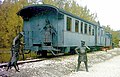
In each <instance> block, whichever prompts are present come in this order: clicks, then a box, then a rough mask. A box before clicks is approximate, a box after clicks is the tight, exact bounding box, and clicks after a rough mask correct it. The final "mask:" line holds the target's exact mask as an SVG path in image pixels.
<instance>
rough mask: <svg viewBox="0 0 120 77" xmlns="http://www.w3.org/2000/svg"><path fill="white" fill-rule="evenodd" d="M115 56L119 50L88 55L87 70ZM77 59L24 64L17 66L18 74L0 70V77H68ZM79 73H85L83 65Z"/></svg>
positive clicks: (72, 57)
mask: <svg viewBox="0 0 120 77" xmlns="http://www.w3.org/2000/svg"><path fill="white" fill-rule="evenodd" d="M117 55H120V49H119V48H115V49H112V50H108V52H105V51H99V52H92V53H88V68H89V69H92V68H93V67H94V65H95V64H97V63H100V62H104V61H105V60H108V59H110V58H112V57H114V56H117ZM77 58H78V55H70V56H62V57H57V58H52V59H49V60H44V61H40V62H32V63H26V64H22V65H19V67H20V72H15V70H14V68H12V69H11V70H9V71H8V72H6V71H5V68H0V75H1V76H5V75H6V76H10V77H67V76H68V77H69V76H71V75H72V74H73V75H74V73H75V71H76V67H77ZM80 71H85V66H84V64H83V63H82V65H81V69H80ZM93 71H94V68H93ZM101 77H104V76H101Z"/></svg>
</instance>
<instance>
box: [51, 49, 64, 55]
mask: <svg viewBox="0 0 120 77" xmlns="http://www.w3.org/2000/svg"><path fill="white" fill-rule="evenodd" d="M51 53H52V54H53V55H54V56H61V55H64V53H57V54H56V53H54V51H52V50H51Z"/></svg>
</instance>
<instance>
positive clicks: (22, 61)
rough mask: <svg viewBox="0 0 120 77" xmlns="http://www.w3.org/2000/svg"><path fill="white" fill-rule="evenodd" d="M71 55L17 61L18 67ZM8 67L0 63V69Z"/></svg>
mask: <svg viewBox="0 0 120 77" xmlns="http://www.w3.org/2000/svg"><path fill="white" fill-rule="evenodd" d="M69 55H71V54H64V55H63V54H59V55H56V56H54V55H49V56H47V57H46V58H42V57H40V58H38V59H30V60H21V61H18V62H17V63H18V65H20V64H24V63H31V62H38V61H43V60H48V59H51V58H56V57H61V56H69ZM7 65H8V63H0V67H6V66H7Z"/></svg>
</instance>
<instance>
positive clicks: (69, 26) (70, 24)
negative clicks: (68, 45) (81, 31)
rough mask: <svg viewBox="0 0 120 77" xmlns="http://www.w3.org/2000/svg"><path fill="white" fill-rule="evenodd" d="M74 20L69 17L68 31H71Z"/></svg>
mask: <svg viewBox="0 0 120 77" xmlns="http://www.w3.org/2000/svg"><path fill="white" fill-rule="evenodd" d="M71 26H72V19H71V18H70V17H67V31H71Z"/></svg>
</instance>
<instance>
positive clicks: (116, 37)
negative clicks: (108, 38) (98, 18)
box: [103, 25, 120, 46]
mask: <svg viewBox="0 0 120 77" xmlns="http://www.w3.org/2000/svg"><path fill="white" fill-rule="evenodd" d="M103 27H104V29H105V31H106V32H109V33H111V34H112V42H113V43H114V45H115V46H118V42H119V40H120V37H119V36H120V32H119V31H114V30H112V29H111V28H110V25H107V26H103Z"/></svg>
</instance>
